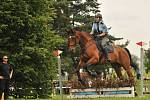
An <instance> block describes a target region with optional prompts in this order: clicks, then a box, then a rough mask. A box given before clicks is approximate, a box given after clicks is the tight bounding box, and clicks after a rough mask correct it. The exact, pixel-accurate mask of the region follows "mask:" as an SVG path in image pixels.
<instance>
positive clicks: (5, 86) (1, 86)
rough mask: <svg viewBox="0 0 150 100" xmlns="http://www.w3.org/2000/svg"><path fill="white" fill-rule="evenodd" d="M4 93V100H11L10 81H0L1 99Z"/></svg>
mask: <svg viewBox="0 0 150 100" xmlns="http://www.w3.org/2000/svg"><path fill="white" fill-rule="evenodd" d="M3 92H4V100H8V99H9V79H3V80H0V99H1V97H2V94H3Z"/></svg>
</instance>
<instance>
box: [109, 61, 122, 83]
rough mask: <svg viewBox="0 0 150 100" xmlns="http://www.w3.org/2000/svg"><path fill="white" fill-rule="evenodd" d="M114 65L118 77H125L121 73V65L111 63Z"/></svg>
mask: <svg viewBox="0 0 150 100" xmlns="http://www.w3.org/2000/svg"><path fill="white" fill-rule="evenodd" d="M111 65H112V66H113V68H114V69H115V72H116V74H117V77H118V78H119V79H121V80H122V79H123V76H122V73H121V66H120V65H119V64H116V63H115V64H114V63H113V64H111Z"/></svg>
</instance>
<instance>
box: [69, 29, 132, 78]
mask: <svg viewBox="0 0 150 100" xmlns="http://www.w3.org/2000/svg"><path fill="white" fill-rule="evenodd" d="M67 33H68V34H69V36H68V50H69V51H72V50H73V49H74V48H75V47H76V45H77V44H79V45H80V49H81V50H80V60H79V63H78V65H77V67H76V70H75V72H76V73H77V76H78V80H79V81H81V77H80V73H79V70H80V69H81V68H88V67H90V66H93V65H96V64H99V63H106V62H105V60H104V57H103V56H102V52H100V51H99V49H98V47H97V45H96V42H95V40H94V39H93V38H92V36H91V35H90V34H89V33H87V32H82V31H78V30H74V29H70V30H67ZM113 48H114V51H113V52H112V53H109V58H110V59H111V61H110V63H111V65H112V67H113V68H114V69H115V72H116V74H117V76H118V78H119V79H123V76H122V73H121V67H123V68H124V70H125V71H126V73H127V75H128V77H129V79H131V80H133V75H132V72H131V58H130V56H129V54H128V53H129V52H127V51H126V49H124V48H122V47H120V46H116V45H113Z"/></svg>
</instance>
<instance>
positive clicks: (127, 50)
mask: <svg viewBox="0 0 150 100" xmlns="http://www.w3.org/2000/svg"><path fill="white" fill-rule="evenodd" d="M124 49H125V50H126V52H127V53H128V55H129V58H130V64H132V63H133V62H132V58H131V53H130V51H129V49H127V48H124Z"/></svg>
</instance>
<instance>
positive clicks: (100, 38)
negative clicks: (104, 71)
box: [90, 13, 110, 61]
mask: <svg viewBox="0 0 150 100" xmlns="http://www.w3.org/2000/svg"><path fill="white" fill-rule="evenodd" d="M90 34H92V35H93V36H94V39H95V41H96V42H97V44H98V45H99V46H100V47H101V49H102V52H103V53H104V55H105V57H106V59H107V60H108V61H110V59H109V56H108V49H107V45H108V41H109V39H108V28H107V27H106V25H105V24H104V22H103V20H102V15H101V14H100V13H97V14H96V15H95V22H94V23H93V26H92V31H91V32H90Z"/></svg>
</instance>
